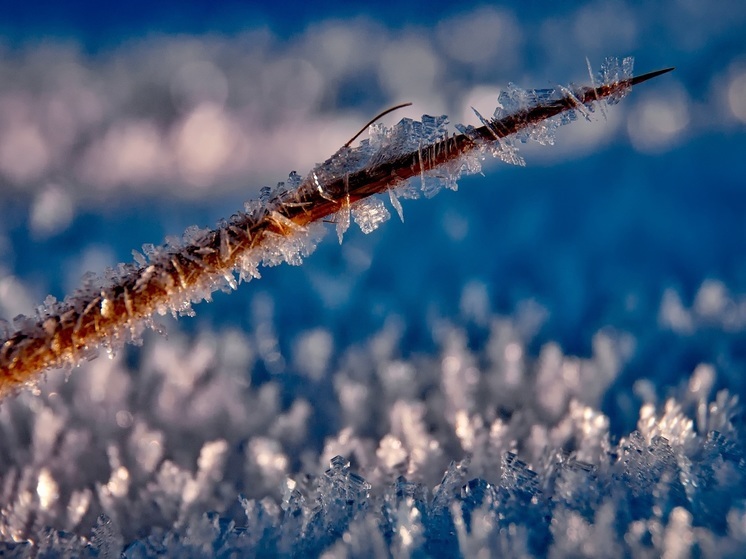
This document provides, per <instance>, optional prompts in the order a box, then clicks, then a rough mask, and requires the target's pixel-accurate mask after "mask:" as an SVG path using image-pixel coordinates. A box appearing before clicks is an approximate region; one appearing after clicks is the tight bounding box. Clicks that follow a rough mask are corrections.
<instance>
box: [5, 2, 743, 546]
mask: <svg viewBox="0 0 746 559" xmlns="http://www.w3.org/2000/svg"><path fill="white" fill-rule="evenodd" d="M715 4H717V3H715ZM734 4H737V3H734ZM671 5H675V6H674V7H671V6H669V4H665V5H663V4H661V6H660V7H657V5H655V6H654V5H653V4H649V5H647V6H645V7H644V8H643V7H639V8H632V7H630V8H624V9H622V8H621V7H619V6H616V5H614V6H612V5H611V4H608V3H605V2H602V3H595V2H589V3H587V5H584V6H583V7H582V8H578V9H577V10H575V11H573V10H570V11H568V12H567V13H557V14H555V16H554V19H547V20H546V21H535V22H531V23H523V22H521V23H519V20H518V18H517V17H516V16H514V15H513V14H511V13H509V12H507V11H500V10H497V9H494V10H493V9H491V8H483V9H479V10H475V11H473V12H468V13H465V14H462V15H459V16H458V17H455V18H454V19H453V21H448V22H446V23H447V25H446V24H445V23H444V24H443V27H442V28H441V27H439V28H438V29H437V30H435V31H433V30H426V31H427V32H422V33H418V32H416V31H412V30H408V29H405V30H401V29H398V30H397V29H388V28H385V27H384V26H383V25H380V24H377V23H375V22H371V21H368V20H366V19H364V18H363V19H360V20H352V21H342V22H340V21H329V22H322V23H320V24H318V25H315V26H309V28H308V29H307V30H306V31H305V32H304V33H302V34H299V35H297V36H294V37H293V38H292V39H290V40H288V41H281V40H279V39H278V38H277V37H274V36H272V34H271V33H270V32H269V31H268V30H266V29H264V30H259V31H252V32H247V33H246V34H244V35H239V36H236V37H229V38H224V37H219V36H215V37H189V36H181V37H153V38H150V39H148V40H143V41H133V42H132V43H131V44H126V45H124V46H123V47H122V48H121V49H119V50H113V51H105V52H103V53H102V54H99V55H95V56H94V55H89V54H87V53H85V52H82V51H81V50H80V49H77V48H76V47H75V45H67V46H59V45H55V44H47V45H41V46H38V47H37V46H30V47H28V48H25V49H23V48H21V49H17V50H13V49H9V50H8V51H7V53H6V54H7V56H3V57H2V58H1V59H0V75H1V76H12V77H13V79H0V189H1V191H0V193H1V194H2V195H3V205H2V207H0V255H2V260H1V262H2V264H1V265H0V314H1V315H2V318H4V319H8V320H12V318H13V317H14V316H15V315H16V314H18V313H26V314H33V312H34V302H39V301H42V300H44V297H45V295H46V294H47V293H53V294H55V296H57V297H58V298H60V299H61V298H62V297H63V296H64V295H65V293H68V292H70V291H71V290H72V289H74V288H75V287H77V286H78V285H79V282H80V276H81V275H82V274H83V273H84V272H85V271H86V270H88V269H93V270H95V271H97V272H100V271H102V270H103V268H104V267H105V266H107V265H112V266H113V265H115V264H116V263H117V262H119V261H123V260H127V259H128V258H129V254H130V252H129V251H130V250H131V249H133V248H137V247H139V246H140V245H142V243H147V242H155V243H157V242H160V240H161V239H162V238H163V236H164V235H173V234H180V233H181V232H182V231H184V229H185V228H186V227H187V226H189V225H192V224H194V223H198V224H199V225H200V226H205V225H212V223H213V222H214V221H215V220H216V219H218V218H219V217H226V216H227V215H229V214H230V212H232V211H235V209H237V206H232V205H230V204H232V203H233V202H234V201H235V204H237V205H238V204H240V203H241V202H242V201H243V199H245V198H247V197H252V198H257V197H258V191H259V188H260V187H261V185H262V184H266V183H269V184H273V183H274V182H276V181H277V180H278V179H279V178H282V177H283V176H287V172H288V171H289V170H290V167H289V166H292V165H295V166H297V167H296V168H297V170H298V171H299V172H301V173H303V172H305V171H306V170H308V169H310V168H311V167H312V165H313V164H314V163H316V162H318V161H323V160H324V159H325V158H326V157H328V156H329V155H331V154H332V153H334V152H335V150H336V149H338V148H339V147H340V146H341V145H343V143H344V142H345V141H346V140H347V139H349V137H350V136H351V134H352V133H354V132H355V130H356V129H357V127H359V125H360V123H362V122H365V121H366V120H367V118H368V117H369V116H371V115H373V114H375V112H376V111H377V110H379V109H380V108H381V107H385V106H390V105H391V104H394V103H398V102H401V101H408V100H412V101H415V102H416V103H417V107H416V108H414V109H413V111H414V114H413V115H410V116H419V114H421V113H422V112H424V111H427V112H431V113H435V114H440V113H448V114H450V115H451V116H452V117H453V120H454V121H456V122H459V121H461V122H473V120H474V119H473V117H471V116H466V115H465V114H464V112H465V111H468V110H469V109H468V107H469V106H470V105H474V106H475V107H476V108H478V109H480V110H492V108H494V102H495V99H496V98H497V91H498V88H497V86H495V85H494V84H496V83H502V84H505V83H507V81H508V80H509V79H514V80H516V81H519V82H520V84H521V85H525V86H537V87H544V86H546V85H547V83H546V80H547V79H548V78H551V79H563V80H564V79H567V78H570V79H575V80H576V81H577V82H579V83H580V82H584V81H585V80H586V79H587V74H586V70H585V67H584V64H583V60H582V56H583V55H585V54H587V55H588V56H589V58H591V60H592V61H594V62H595V61H600V60H601V57H603V56H606V55H607V54H617V53H619V54H626V53H628V52H632V53H633V54H635V52H634V51H635V50H636V49H637V50H640V51H642V52H643V53H648V52H650V51H651V49H652V47H651V48H648V46H647V45H646V44H645V42H644V41H643V39H642V38H643V37H652V36H655V37H660V38H661V39H660V41H659V44H657V48H658V49H659V50H658V51H655V52H654V53H653V54H654V57H655V58H654V60H653V61H652V62H651V58H648V59H646V60H644V61H643V62H642V63H640V58H639V57H638V64H639V65H643V66H644V70H649V69H650V70H652V69H655V68H656V67H659V66H662V65H665V64H676V65H678V66H686V67H685V68H680V69H679V70H677V72H676V73H674V74H671V75H670V80H669V81H668V82H663V81H662V80H661V82H660V83H658V84H656V83H653V82H651V83H650V84H649V85H650V88H649V89H644V90H643V89H641V90H640V92H639V94H638V93H637V92H635V93H633V95H632V96H631V97H630V98H629V99H627V100H625V101H624V102H623V103H622V104H621V105H619V106H616V107H613V108H612V109H611V110H609V111H608V115H607V120H606V121H603V119H602V120H601V122H600V123H596V124H594V125H588V126H585V127H584V125H585V124H586V123H582V122H581V123H575V124H573V126H570V127H567V131H563V132H561V133H560V136H561V137H560V138H558V146H557V148H556V149H554V151H552V150H546V151H543V150H542V149H541V148H534V150H526V158H527V159H528V161H529V166H528V167H527V168H526V169H520V170H516V169H511V168H505V167H501V168H500V171H499V173H495V172H494V169H493V170H489V171H488V172H487V173H486V174H488V176H489V175H490V174H493V173H494V175H495V177H496V178H494V179H492V178H490V179H483V178H478V179H471V180H465V181H464V182H463V183H462V185H461V186H462V189H461V191H460V192H458V193H456V194H454V193H450V192H447V193H443V194H441V195H439V196H438V197H436V198H435V199H433V200H428V201H422V202H412V203H405V204H404V212H405V215H406V221H405V223H404V224H400V223H394V222H391V223H388V224H386V226H385V227H382V228H381V230H379V231H376V232H375V233H374V234H373V235H368V236H365V237H363V236H362V235H360V234H359V232H357V231H356V232H352V231H351V232H350V233H348V238H347V239H345V242H344V244H343V245H342V246H341V247H340V246H337V245H336V242H333V239H329V238H327V239H326V241H325V242H324V243H322V244H321V245H320V247H319V249H318V250H317V252H316V253H315V254H314V255H313V256H311V257H309V258H308V259H307V260H306V261H305V262H304V264H303V266H301V267H299V268H290V267H286V266H285V267H279V268H277V269H270V270H266V271H265V270H263V271H262V274H263V275H264V277H263V278H262V279H261V280H258V281H256V282H252V283H251V284H249V285H244V286H241V287H240V288H239V289H238V290H237V291H235V292H233V293H232V294H231V295H230V296H223V295H221V294H218V295H216V296H215V301H214V302H213V303H210V304H202V305H199V306H198V307H195V310H196V311H197V314H198V317H197V318H196V319H183V320H182V321H180V322H179V323H175V322H170V323H168V324H167V325H166V326H167V331H168V338H166V337H164V336H160V335H157V334H153V333H148V334H146V335H145V337H144V340H143V344H142V347H140V348H137V347H127V348H124V349H123V350H121V351H119V352H117V354H116V355H115V356H113V357H112V358H108V357H107V356H104V355H102V356H100V357H99V358H98V359H95V360H93V361H90V362H86V363H84V364H83V365H82V366H81V367H80V368H78V369H75V370H73V371H72V372H71V373H70V374H69V375H65V374H64V373H63V372H60V371H56V372H51V373H49V374H48V375H47V377H46V378H45V379H44V381H43V382H42V383H40V385H39V387H38V389H37V390H35V391H33V392H32V391H29V390H27V391H23V392H21V393H19V394H18V395H16V396H13V397H9V398H7V399H5V400H4V401H3V402H2V404H0V542H1V543H0V555H2V556H3V557H27V556H35V557H102V558H103V557H120V556H124V557H128V558H140V557H156V556H168V557H255V556H324V557H457V556H459V555H460V556H464V557H480V558H482V557H495V556H506V557H535V556H538V557H543V556H549V557H556V558H560V557H625V556H634V557H661V556H663V557H671V558H674V557H675V558H679V557H681V558H683V557H690V556H703V557H743V556H744V555H746V454H745V453H744V444H745V443H746V430H744V424H743V415H742V412H741V408H740V404H739V400H738V397H739V396H741V397H742V395H743V394H744V393H745V392H746V375H745V371H746V356H745V355H744V350H743V348H744V347H746V345H744V344H746V339H745V338H746V334H745V332H746V298H744V297H743V296H740V295H739V293H744V292H746V270H745V269H744V266H743V264H742V260H743V254H745V253H746V232H745V231H744V228H743V216H744V214H746V196H745V195H744V191H746V189H744V178H743V172H742V169H743V146H744V143H745V142H744V123H746V102H745V101H744V100H746V61H745V60H744V58H743V54H742V53H734V52H731V51H732V50H733V49H732V45H741V44H742V37H743V35H742V30H743V22H744V21H745V20H746V16H744V14H743V13H741V12H743V8H742V7H740V5H739V6H729V7H728V9H727V10H724V9H714V8H711V7H710V6H709V5H706V4H704V3H701V6H700V4H699V3H696V2H686V1H682V2H673V3H671ZM721 8H722V6H721ZM558 9H559V8H558ZM599 22H600V23H599ZM480 23H483V24H484V25H486V26H487V27H488V28H490V29H500V33H495V34H490V33H486V32H484V33H477V32H474V29H475V26H477V28H479V27H478V26H479V25H480ZM646 26H647V27H646ZM480 29H482V28H480ZM568 29H571V30H573V32H571V33H568V31H567V30H568ZM708 33H710V34H712V33H719V34H720V35H719V36H720V37H722V38H723V40H722V41H714V40H710V35H708ZM529 36H530V37H534V38H535V40H534V41H532V42H530V43H529V42H528V41H526V40H525V38H526V37H529ZM453 37H457V38H460V40H454V39H453ZM464 37H471V38H480V40H482V39H483V41H482V42H481V43H480V44H479V45H477V46H478V48H476V47H475V48H474V49H473V50H470V49H468V48H465V47H464V45H467V44H470V43H469V41H465V40H463V39H464ZM489 37H493V38H494V40H492V39H490V40H488V39H487V38H489ZM568 41H569V42H570V43H569V44H568ZM729 49H730V50H729ZM610 51H611V52H610ZM683 58H686V60H687V64H686V65H683V64H679V61H680V60H681V59H683ZM537 60H539V61H542V62H536V61H537ZM714 60H717V61H718V64H715V63H713V61H714ZM532 61H533V62H532ZM578 62H580V64H578ZM538 64H545V66H541V67H540V66H537V65H538ZM643 87H645V88H647V87H648V86H647V85H646V86H643ZM408 88H409V89H408ZM361 92H363V93H361ZM418 111H419V112H418ZM398 116H407V115H406V114H402V115H398ZM563 134H564V135H563ZM651 154H652V155H653V156H654V157H651ZM529 155H530V156H529ZM703 162H704V163H703ZM558 183H561V184H558ZM247 189H249V190H247ZM224 198H225V199H224ZM205 207H206V208H207V209H205ZM226 208H227V212H226V211H225V210H226ZM208 214H209V215H208ZM331 236H333V235H327V237H331Z"/></svg>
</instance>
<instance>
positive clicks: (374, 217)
mask: <svg viewBox="0 0 746 559" xmlns="http://www.w3.org/2000/svg"><path fill="white" fill-rule="evenodd" d="M351 211H352V218H353V219H354V220H355V223H357V225H358V227H360V230H361V231H362V232H363V233H365V234H368V233H371V232H373V231H375V230H376V229H378V226H379V225H381V224H382V223H383V222H385V221H387V220H388V219H389V218H390V217H391V214H390V213H389V211H388V210H387V209H386V206H384V204H383V201H381V200H380V199H379V198H375V197H371V198H365V199H364V200H359V201H358V202H355V203H354V204H353V205H352V207H351Z"/></svg>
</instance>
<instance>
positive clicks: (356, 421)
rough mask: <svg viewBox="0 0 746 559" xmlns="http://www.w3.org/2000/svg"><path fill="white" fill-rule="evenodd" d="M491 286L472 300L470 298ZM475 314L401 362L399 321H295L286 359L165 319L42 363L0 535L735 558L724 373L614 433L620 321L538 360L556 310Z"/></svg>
mask: <svg viewBox="0 0 746 559" xmlns="http://www.w3.org/2000/svg"><path fill="white" fill-rule="evenodd" d="M478 291H479V290H478V289H477V292H476V293H469V292H467V293H465V295H464V297H465V308H466V309H467V315H468V307H469V299H473V298H474V297H478V296H479V293H478ZM257 306H258V307H260V308H258V309H256V312H257V314H258V315H259V316H265V317H266V316H268V315H267V312H270V313H271V309H270V310H269V311H268V309H267V308H261V307H267V306H270V307H271V303H270V301H269V300H265V299H260V300H259V301H258V302H257ZM678 311H679V312H681V313H685V314H687V315H688V316H690V318H692V319H694V320H697V319H698V318H697V313H696V311H694V310H692V311H688V310H686V309H683V308H678ZM472 318H475V317H474V316H472ZM476 318H479V320H478V323H479V324H478V325H475V324H474V321H473V320H472V321H467V322H471V324H470V329H472V330H474V329H476V331H478V332H479V333H480V334H481V335H482V341H481V342H480V343H479V344H478V345H470V344H469V340H468V336H467V328H466V327H460V326H457V325H455V324H453V323H450V322H447V321H442V322H440V323H438V324H436V325H435V326H434V331H433V333H434V336H435V338H436V339H437V343H438V350H437V351H436V352H434V353H433V354H432V355H413V356H411V357H409V358H402V357H401V355H400V350H399V346H400V343H401V336H402V333H403V325H402V323H401V322H400V321H396V320H390V321H389V322H387V324H386V325H385V327H384V328H383V329H382V330H381V331H379V332H377V333H375V334H374V335H372V336H371V337H370V339H369V340H367V341H366V342H365V343H363V344H359V345H355V346H351V347H348V348H341V349H339V350H337V349H336V348H334V343H333V340H332V335H331V333H330V332H328V331H326V330H324V329H314V330H312V331H307V332H303V333H301V334H300V335H299V336H298V337H297V339H296V343H295V347H294V349H293V351H292V354H291V355H282V354H280V353H279V352H278V348H277V340H276V339H275V338H274V336H275V334H274V325H273V324H272V322H271V321H270V320H269V319H265V320H259V321H258V322H257V324H256V327H255V329H254V330H253V331H250V332H244V331H239V330H235V329H229V330H223V331H216V332H206V333H203V334H200V335H198V336H196V338H194V339H188V338H187V337H185V336H180V335H176V336H175V339H173V338H172V339H171V340H168V341H167V340H165V339H163V338H162V337H158V336H157V335H153V336H150V337H148V338H147V339H146V342H145V349H144V350H143V351H142V356H141V358H140V359H139V360H138V361H137V362H135V363H130V362H128V361H127V360H126V359H124V358H122V357H115V358H114V359H111V360H110V359H105V358H101V359H98V360H96V361H93V362H91V363H90V364H88V365H86V366H84V367H83V368H82V370H76V371H74V372H73V374H72V375H70V378H69V380H65V378H64V377H63V376H62V375H50V376H49V379H48V380H47V382H46V383H44V385H43V387H42V389H41V390H40V393H39V394H32V393H30V392H24V393H22V394H20V395H19V396H18V397H15V398H12V399H10V400H8V401H6V402H4V404H3V406H2V409H1V410H0V426H1V428H2V439H1V440H0V459H1V460H2V463H3V465H4V468H3V472H2V485H1V486H0V488H1V491H2V493H1V494H0V502H1V503H2V507H3V508H2V511H3V514H2V519H1V520H0V534H2V538H3V540H4V543H3V544H2V549H3V552H4V554H5V556H11V557H12V556H18V557H22V556H26V555H29V554H35V553H38V554H39V555H38V556H42V557H115V556H119V554H120V553H123V554H124V556H125V557H155V556H163V555H164V554H165V555H166V556H171V557H253V556H266V555H288V556H289V555H296V556H297V555H302V556H315V555H319V554H324V556H325V557H388V556H390V555H393V556H395V557H409V556H434V557H453V556H458V555H459V554H462V555H464V556H467V557H490V556H498V555H505V556H510V557H530V556H544V555H550V556H552V557H578V556H587V557H621V556H625V555H634V556H637V557H658V556H661V555H662V554H665V556H671V557H687V556H689V554H690V553H694V552H695V550H696V551H697V552H698V553H701V554H702V555H703V556H709V557H722V556H740V555H742V553H743V549H744V545H746V506H744V502H745V501H744V499H745V498H746V480H745V479H744V454H743V451H742V447H741V445H740V444H739V443H738V441H739V440H740V439H741V437H742V435H741V434H739V433H738V432H737V431H736V428H735V427H734V425H733V422H732V420H733V418H734V414H735V413H736V409H737V407H736V403H737V402H736V398H735V397H733V396H732V395H730V394H728V393H727V392H726V391H722V392H719V393H717V394H713V393H712V387H713V383H714V381H715V373H714V371H713V368H712V367H709V366H706V365H702V366H700V367H698V368H697V369H696V370H695V371H694V372H693V373H692V375H691V377H690V379H689V381H688V383H686V384H684V385H682V386H680V388H679V389H678V390H677V392H676V393H675V395H674V396H672V397H671V398H670V399H669V400H667V401H666V402H665V403H664V402H658V403H656V402H654V398H655V395H654V389H653V388H652V386H646V385H645V383H641V384H640V386H638V387H637V391H638V392H639V393H640V394H641V396H642V398H643V399H645V398H648V399H650V401H648V402H646V403H645V404H644V405H642V407H641V408H640V410H639V420H638V424H637V428H636V429H635V430H634V431H633V432H631V433H628V434H626V435H625V436H623V437H621V438H619V439H617V440H614V438H613V437H611V436H610V433H609V419H608V418H607V417H606V416H605V415H604V414H603V413H602V412H601V411H599V406H600V404H601V401H602V397H603V395H604V393H605V391H606V390H607V388H608V387H609V386H610V385H611V384H612V383H613V382H614V381H615V379H616V377H617V375H618V374H619V372H620V369H621V368H622V367H623V365H624V363H625V361H626V360H627V359H628V358H629V356H630V355H631V352H632V350H633V343H632V340H631V339H630V338H629V337H628V336H625V335H620V334H618V333H615V332H613V331H602V332H598V333H597V334H596V335H595V336H594V338H593V351H592V356H591V357H590V358H582V359H581V358H578V357H573V356H571V355H565V354H563V352H562V351H561V349H560V348H559V346H557V345H556V344H553V343H547V344H546V345H544V346H543V347H542V348H541V351H540V352H539V354H538V355H537V356H536V357H531V356H529V355H528V354H527V351H526V347H527V343H528V342H529V341H530V339H531V337H532V335H533V333H534V332H535V331H536V329H537V327H538V326H539V324H540V322H541V320H542V311H541V309H539V308H536V307H534V306H531V305H528V306H525V307H524V308H523V309H522V310H521V311H520V312H519V313H518V314H517V315H516V316H514V317H511V318H507V317H500V316H486V317H485V316H481V317H476ZM284 359H287V360H289V361H291V362H292V363H294V365H293V367H292V370H294V371H296V373H295V374H289V375H288V374H280V375H277V376H276V378H273V379H272V380H269V381H266V382H263V383H262V384H260V385H254V384H253V383H252V382H251V376H250V375H249V376H247V374H246V371H258V370H262V369H269V370H271V369H273V368H275V369H276V370H282V368H280V369H277V368H278V367H280V362H281V361H282V360H284ZM14 542H15V543H14ZM664 552H665V553H664ZM669 554H670V555H669Z"/></svg>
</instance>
